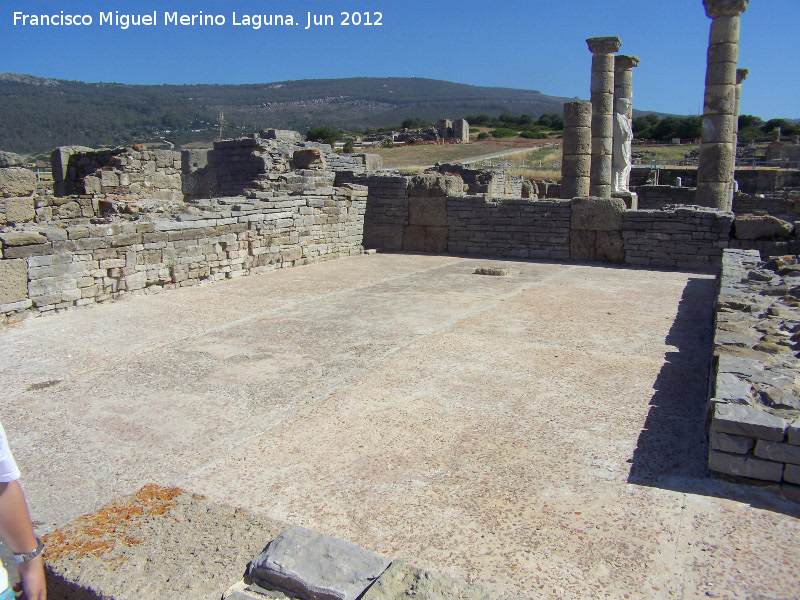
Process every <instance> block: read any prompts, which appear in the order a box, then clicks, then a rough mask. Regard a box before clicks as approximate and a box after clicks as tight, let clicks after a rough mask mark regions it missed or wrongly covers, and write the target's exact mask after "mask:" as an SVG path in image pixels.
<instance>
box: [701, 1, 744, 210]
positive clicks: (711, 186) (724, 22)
mask: <svg viewBox="0 0 800 600" xmlns="http://www.w3.org/2000/svg"><path fill="white" fill-rule="evenodd" d="M749 1H750V0H703V5H704V6H705V9H706V15H708V17H709V18H711V19H713V20H712V22H711V34H710V36H709V42H708V66H707V69H706V91H705V100H704V106H703V134H702V138H701V143H700V158H699V161H698V165H697V196H696V199H695V202H696V203H697V204H699V205H700V206H709V207H711V208H717V209H719V210H727V209H728V201H729V197H730V190H731V186H732V179H733V178H732V173H733V163H734V153H733V148H732V147H731V142H732V141H733V128H734V122H735V117H734V110H735V106H736V63H737V61H738V60H739V16H740V15H741V14H742V13H743V12H744V11H745V10H746V9H747V3H748V2H749Z"/></svg>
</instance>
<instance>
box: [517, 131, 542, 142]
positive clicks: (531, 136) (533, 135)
mask: <svg viewBox="0 0 800 600" xmlns="http://www.w3.org/2000/svg"><path fill="white" fill-rule="evenodd" d="M519 137H521V138H525V139H528V140H546V139H547V134H546V133H545V132H544V131H523V132H522V133H520V134H519Z"/></svg>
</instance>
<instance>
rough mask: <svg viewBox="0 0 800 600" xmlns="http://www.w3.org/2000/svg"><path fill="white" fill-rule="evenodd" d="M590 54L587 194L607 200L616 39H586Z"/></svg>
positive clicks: (609, 192)
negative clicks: (590, 82) (589, 144)
mask: <svg viewBox="0 0 800 600" xmlns="http://www.w3.org/2000/svg"><path fill="white" fill-rule="evenodd" d="M586 43H587V44H588V45H589V50H590V51H591V53H592V167H591V174H590V179H589V194H590V195H592V196H598V197H600V198H610V197H611V156H612V151H613V138H614V53H615V52H616V51H617V50H619V48H620V46H621V45H622V42H621V41H620V39H619V38H618V37H616V36H611V37H595V38H589V39H588V40H586Z"/></svg>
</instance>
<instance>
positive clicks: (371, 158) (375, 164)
mask: <svg viewBox="0 0 800 600" xmlns="http://www.w3.org/2000/svg"><path fill="white" fill-rule="evenodd" d="M360 156H362V157H363V158H364V168H365V169H366V170H367V173H375V172H376V171H380V170H381V169H383V158H382V157H381V155H380V154H361V155H360Z"/></svg>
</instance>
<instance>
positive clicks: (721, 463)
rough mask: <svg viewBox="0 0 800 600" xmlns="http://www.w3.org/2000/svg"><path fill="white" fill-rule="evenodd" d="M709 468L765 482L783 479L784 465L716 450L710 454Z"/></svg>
mask: <svg viewBox="0 0 800 600" xmlns="http://www.w3.org/2000/svg"><path fill="white" fill-rule="evenodd" d="M708 468H709V469H711V470H712V471H717V472H718V473H725V474H726V475H735V476H737V477H750V478H751V479H761V480H763V481H780V480H781V479H782V478H783V464H782V463H776V462H771V461H768V460H761V459H759V458H754V457H752V456H749V455H748V456H744V455H741V454H725V453H724V452H718V451H716V450H711V451H710V452H709V453H708Z"/></svg>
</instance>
